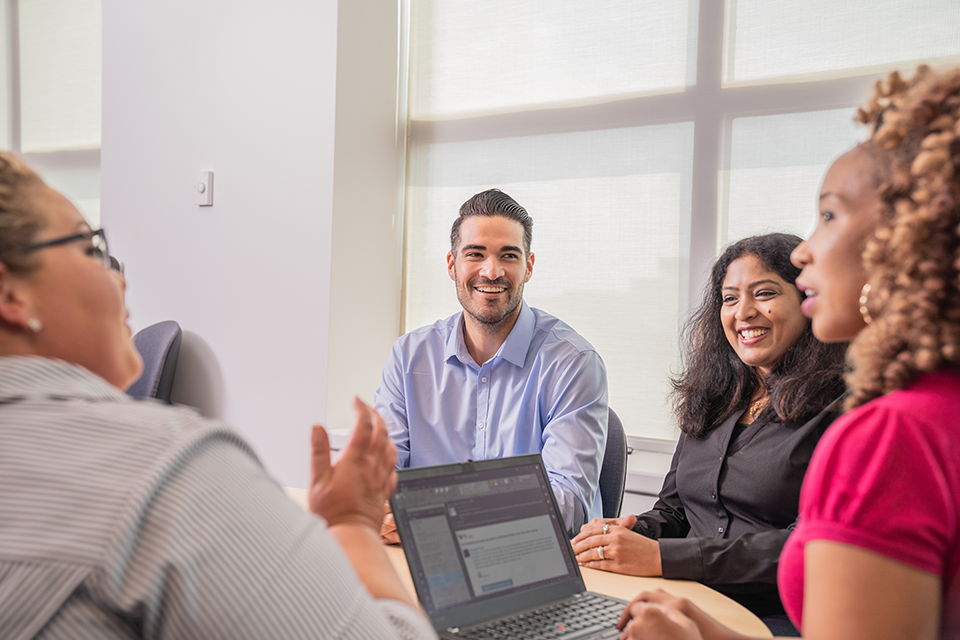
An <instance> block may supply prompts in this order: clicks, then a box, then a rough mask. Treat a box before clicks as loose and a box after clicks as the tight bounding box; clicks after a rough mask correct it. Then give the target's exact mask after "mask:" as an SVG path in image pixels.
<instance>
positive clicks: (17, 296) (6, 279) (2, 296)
mask: <svg viewBox="0 0 960 640" xmlns="http://www.w3.org/2000/svg"><path fill="white" fill-rule="evenodd" d="M29 320H30V303H29V298H28V297H27V296H26V295H25V287H24V281H23V280H22V279H21V278H19V277H17V276H15V275H14V274H12V273H11V272H10V269H9V267H7V265H5V264H3V263H2V262H0V322H3V323H4V324H8V325H13V326H17V327H21V328H23V329H27V328H29V325H28V324H27V323H28V321H29Z"/></svg>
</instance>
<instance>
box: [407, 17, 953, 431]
mask: <svg viewBox="0 0 960 640" xmlns="http://www.w3.org/2000/svg"><path fill="white" fill-rule="evenodd" d="M408 6H409V11H410V32H409V39H410V45H409V46H410V56H409V60H410V68H409V80H410V86H409V95H410V103H409V123H408V124H409V132H410V137H409V154H408V155H409V159H408V164H407V189H406V200H405V234H406V235H405V244H406V246H405V280H404V299H405V311H404V323H405V324H404V329H405V330H407V331H409V330H412V329H414V328H416V327H418V326H421V325H424V324H427V323H430V322H432V321H434V320H436V319H437V318H440V317H444V316H446V315H449V314H451V313H454V312H455V311H458V310H459V305H458V303H457V299H456V295H455V291H454V288H453V284H452V283H451V282H450V280H449V278H448V277H447V274H446V268H445V262H444V257H445V254H446V252H447V251H448V250H449V244H448V243H449V240H448V237H449V228H450V224H451V223H452V221H453V219H454V218H455V216H456V214H457V210H458V208H459V205H460V204H461V203H462V202H463V201H464V200H466V199H467V198H469V197H470V196H471V195H473V194H474V193H476V192H478V191H481V190H483V189H487V188H491V187H498V188H500V189H503V190H504V191H506V192H507V193H509V194H510V195H512V196H513V197H515V198H516V199H517V200H518V201H519V202H520V203H521V204H522V205H524V206H525V207H526V208H527V209H528V210H529V211H530V214H531V215H532V216H533V218H534V220H535V224H534V236H533V251H534V253H535V254H536V256H537V261H536V267H535V270H534V275H533V277H532V278H531V280H530V282H529V284H528V285H527V287H526V289H525V297H526V299H527V301H528V302H529V303H530V304H532V305H533V306H536V307H539V308H541V309H544V310H545V311H547V312H549V313H552V314H554V315H556V316H558V317H560V318H561V319H563V320H565V321H567V322H568V323H569V324H571V325H572V326H573V327H574V328H575V329H576V330H577V331H579V332H580V333H581V334H583V335H584V336H585V337H586V338H587V339H588V340H590V341H591V342H592V343H593V344H594V346H595V347H596V348H597V349H598V351H599V352H600V354H601V356H603V358H604V361H605V362H606V364H607V369H608V374H609V380H610V402H611V406H612V407H614V409H616V411H617V412H618V414H620V416H621V417H622V419H623V422H624V425H625V426H626V428H627V430H628V433H630V434H631V435H634V436H644V437H649V438H662V439H672V438H675V437H676V435H677V431H676V428H675V426H674V421H673V418H672V415H671V412H670V410H669V407H668V403H667V398H668V392H669V383H668V380H669V376H670V375H671V374H675V373H676V372H677V371H678V370H679V367H680V361H679V353H680V350H681V345H680V327H681V325H682V323H683V321H684V319H685V318H686V316H687V314H688V312H689V309H690V307H691V306H692V305H693V304H696V302H697V301H698V300H699V297H700V290H701V287H702V284H703V282H704V276H705V270H706V268H707V267H708V266H709V265H710V263H711V262H712V260H713V259H714V258H715V256H716V255H717V253H718V252H719V250H720V249H721V248H722V247H723V246H725V245H726V244H727V243H729V242H732V241H735V240H738V239H740V238H742V237H744V236H747V235H753V234H757V233H763V232H767V231H787V232H792V233H797V234H799V235H805V234H807V233H808V232H809V231H810V230H811V229H812V226H813V224H814V221H815V211H816V194H817V189H818V185H819V182H820V180H821V179H822V176H823V173H824V171H825V170H826V168H827V166H828V165H829V163H830V161H831V160H832V159H833V158H834V157H836V156H837V155H838V154H839V153H841V152H842V151H844V150H846V149H848V148H850V147H851V146H853V145H854V144H856V143H857V141H859V140H860V139H861V136H862V135H863V133H862V131H860V130H859V129H858V128H857V127H856V126H855V125H854V124H853V122H852V117H853V111H854V109H853V108H854V107H855V106H856V105H857V104H859V103H860V102H862V101H863V99H864V98H865V97H866V96H867V94H868V90H869V87H870V84H871V83H872V82H873V81H874V80H875V79H876V78H877V77H879V74H881V73H884V72H886V71H889V70H893V69H897V68H904V69H909V68H912V67H913V66H914V65H915V64H916V63H917V62H918V61H929V62H932V63H934V64H960V39H958V38H960V29H958V28H957V25H958V24H960V13H958V11H960V4H958V3H957V2H956V1H955V0H921V1H911V2H899V1H892V0H885V1H882V2H877V0H869V1H868V0H845V1H844V2H826V1H822V0H815V1H813V2H804V3H798V2H795V1H793V0H791V1H789V2H788V1H783V0H736V1H732V0H731V1H729V2H726V3H720V2H717V1H716V0H702V1H697V0H693V1H691V0H661V1H660V2H636V1H635V0H629V1H620V2H618V1H615V0H612V1H609V2H603V3H592V4H589V5H584V4H583V3H581V2H567V1H555V0H554V1H548V0H525V2H522V3H511V2H501V1H499V0H492V1H491V2H484V3H476V2H465V1H453V0H417V1H416V2H410V3H409V5H408Z"/></svg>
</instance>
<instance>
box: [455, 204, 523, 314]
mask: <svg viewBox="0 0 960 640" xmlns="http://www.w3.org/2000/svg"><path fill="white" fill-rule="evenodd" d="M533 260H534V258H533V254H532V253H531V254H530V255H524V251H523V225H522V224H520V223H519V222H517V221H515V220H511V219H509V218H504V217H502V216H471V217H469V218H466V219H465V220H464V221H463V223H462V224H461V226H460V244H459V246H458V247H457V248H456V250H455V252H453V251H451V252H450V253H448V254H447V271H448V273H449V274H450V278H451V279H452V280H453V281H454V282H456V284H457V299H458V300H460V304H461V306H463V311H464V313H466V314H467V315H468V316H469V317H470V318H472V319H473V320H474V321H475V322H476V323H477V324H479V325H482V326H483V327H485V328H487V329H488V330H495V329H496V328H498V327H501V326H503V325H505V324H507V323H510V324H512V323H513V321H514V320H515V319H516V317H517V315H519V313H520V303H521V302H522V301H523V285H524V284H525V283H526V282H527V280H529V279H530V276H531V275H532V273H533Z"/></svg>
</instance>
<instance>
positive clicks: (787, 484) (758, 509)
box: [633, 400, 840, 617]
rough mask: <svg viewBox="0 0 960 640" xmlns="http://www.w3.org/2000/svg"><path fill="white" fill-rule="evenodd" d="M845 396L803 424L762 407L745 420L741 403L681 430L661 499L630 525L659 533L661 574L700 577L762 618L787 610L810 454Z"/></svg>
mask: <svg viewBox="0 0 960 640" xmlns="http://www.w3.org/2000/svg"><path fill="white" fill-rule="evenodd" d="M839 405H840V402H839V400H838V401H836V402H834V403H832V404H831V405H829V406H828V407H827V408H826V409H824V410H823V411H821V412H820V413H819V414H817V415H816V416H815V417H813V418H812V419H810V420H808V421H807V422H806V423H803V424H797V423H781V422H779V419H778V418H777V416H776V414H775V413H774V412H773V411H765V412H764V414H765V415H761V416H760V418H761V419H759V420H756V421H754V422H753V423H752V424H749V425H742V424H738V423H737V420H739V419H740V417H741V416H742V415H743V412H742V411H740V412H737V413H735V414H733V415H732V416H730V417H729V418H728V419H727V420H726V421H724V422H723V423H722V424H721V425H720V426H719V427H717V428H715V429H713V430H711V431H709V432H708V433H707V434H706V435H705V436H704V437H703V438H700V439H697V438H691V437H690V436H687V435H681V436H680V441H679V442H678V443H677V449H676V452H675V453H674V454H673V462H672V463H671V465H670V471H669V472H668V473H667V476H666V478H665V479H664V481H663V488H662V489H661V490H660V496H659V499H658V500H657V503H656V504H655V505H654V507H653V509H652V510H651V511H648V512H646V513H643V514H640V515H638V516H637V524H636V526H635V527H634V528H633V530H634V531H636V532H637V533H639V534H641V535H644V536H647V537H648V538H653V539H655V540H659V541H660V562H661V564H662V566H663V577H664V578H677V579H685V580H696V581H698V582H702V583H704V584H706V585H708V586H710V587H712V588H714V589H716V590H717V591H720V592H721V593H723V594H725V595H727V596H729V597H731V598H733V599H734V600H736V601H737V602H739V603H740V604H742V605H743V606H745V607H746V608H748V609H750V610H751V611H753V613H755V614H756V615H758V616H760V617H763V616H767V615H772V614H776V613H782V612H783V605H782V604H781V603H780V596H779V593H778V592H777V563H778V561H779V558H780V550H781V549H782V548H783V544H784V542H786V540H787V536H789V535H790V532H791V531H792V530H793V528H794V526H795V525H796V521H797V511H798V506H799V502H800V485H801V484H802V482H803V475H804V473H805V472H806V470H807V465H808V464H809V463H810V456H812V455H813V450H814V447H816V445H817V442H818V441H819V440H820V436H822V435H823V433H824V431H825V430H826V428H827V427H828V426H829V425H830V423H831V422H833V421H834V420H835V419H836V418H837V416H838V415H840V414H839V412H838V409H837V408H838V407H839ZM766 415H769V416H772V419H771V420H767V419H764V418H765V416H766Z"/></svg>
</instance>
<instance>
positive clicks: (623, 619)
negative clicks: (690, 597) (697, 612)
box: [617, 589, 683, 629]
mask: <svg viewBox="0 0 960 640" xmlns="http://www.w3.org/2000/svg"><path fill="white" fill-rule="evenodd" d="M682 600H683V598H678V597H676V596H674V595H671V594H669V593H667V592H666V591H664V590H663V589H657V590H656V591H642V592H640V594H639V595H638V596H637V597H636V598H634V599H633V600H631V601H630V603H629V604H628V605H627V606H626V607H624V609H623V613H621V614H620V622H619V623H618V624H617V627H618V628H619V629H623V627H624V625H626V624H627V622H628V621H629V620H630V618H631V617H632V613H631V611H633V607H634V605H638V604H639V605H643V604H655V605H666V604H671V605H678V604H681V602H682ZM637 610H639V609H637Z"/></svg>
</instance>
